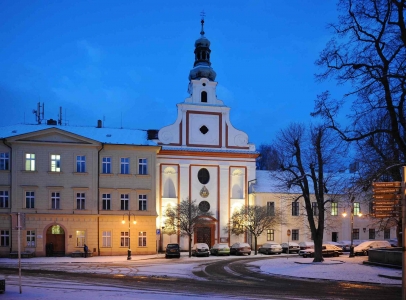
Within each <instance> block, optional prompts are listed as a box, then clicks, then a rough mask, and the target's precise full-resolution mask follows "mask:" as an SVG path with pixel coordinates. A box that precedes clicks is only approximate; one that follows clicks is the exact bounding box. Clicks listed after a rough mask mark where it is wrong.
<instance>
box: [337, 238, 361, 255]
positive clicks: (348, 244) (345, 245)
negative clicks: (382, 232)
mask: <svg viewBox="0 0 406 300" xmlns="http://www.w3.org/2000/svg"><path fill="white" fill-rule="evenodd" d="M363 242H365V241H364V240H353V241H352V245H353V246H354V247H355V246H358V245H359V244H361V243H363ZM338 243H339V244H340V245H342V246H341V247H342V248H343V251H344V252H349V251H350V247H351V241H347V240H345V241H338Z"/></svg>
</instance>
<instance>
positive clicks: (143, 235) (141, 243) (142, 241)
mask: <svg viewBox="0 0 406 300" xmlns="http://www.w3.org/2000/svg"><path fill="white" fill-rule="evenodd" d="M146 246H147V232H146V231H140V232H139V233H138V247H146Z"/></svg>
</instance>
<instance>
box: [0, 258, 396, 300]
mask: <svg viewBox="0 0 406 300" xmlns="http://www.w3.org/2000/svg"><path fill="white" fill-rule="evenodd" d="M254 257H255V256H253V255H251V256H244V258H246V259H248V258H250V259H251V258H254ZM256 257H258V258H263V257H264V255H257V256H256ZM266 257H267V258H269V259H265V260H258V261H256V262H255V261H254V262H249V263H248V264H249V265H250V266H252V270H256V271H258V272H264V273H268V274H275V275H281V276H292V277H303V278H316V279H326V280H343V281H354V282H366V283H380V284H390V285H401V284H402V280H401V278H402V270H399V269H391V268H385V267H377V266H369V265H364V264H362V262H363V261H364V260H367V257H363V256H360V257H354V258H349V257H348V256H347V255H342V256H341V257H337V258H331V259H329V258H326V259H325V261H324V262H323V263H313V262H312V260H313V259H312V258H302V257H298V256H292V255H290V256H288V255H280V256H266ZM208 259H209V260H224V259H233V256H230V257H216V256H211V257H209V258H196V257H192V258H189V257H188V256H187V254H186V253H182V257H181V258H180V260H181V261H182V262H183V263H182V264H179V263H178V262H179V260H178V259H170V260H165V259H164V257H163V255H162V254H157V255H144V256H133V257H132V260H131V261H127V257H126V256H96V257H89V258H70V257H35V258H29V259H22V268H23V269H24V267H26V268H29V266H30V265H31V266H32V265H33V264H38V265H44V264H45V265H48V264H51V265H52V266H53V268H55V269H58V268H61V269H62V268H64V269H66V268H69V269H71V270H73V271H74V270H75V269H77V268H78V267H80V269H81V271H82V272H83V270H84V269H86V266H87V265H88V266H89V268H88V270H89V272H94V271H95V270H94V269H92V268H91V267H90V266H91V264H89V263H105V264H106V266H105V269H104V270H105V271H106V272H107V271H109V272H112V269H113V268H111V266H109V263H113V262H114V263H120V262H122V263H125V265H126V267H125V268H126V269H127V271H128V272H136V274H137V275H156V276H163V275H165V274H171V276H176V277H189V278H190V277H194V275H193V273H192V272H193V270H196V268H200V264H202V263H203V261H205V262H207V260H208ZM188 262H189V263H188ZM1 265H18V260H17V259H8V258H0V266H1ZM132 265H134V268H133V269H131V266H132ZM134 270H136V271H134ZM116 271H117V272H123V270H116ZM97 272H104V271H103V268H102V269H99V270H98V271H97ZM113 272H115V271H113ZM0 275H1V269H0ZM196 278H197V277H196ZM58 286H61V285H59V284H57V283H55V282H44V280H41V279H40V278H38V281H37V282H34V283H33V282H32V280H31V281H30V282H29V283H28V282H26V281H25V279H24V277H23V282H22V294H20V293H19V285H18V277H16V276H7V278H6V293H5V294H3V295H0V300H2V299H41V300H42V299H43V300H51V299H67V300H76V299H78V298H79V297H80V298H82V299H100V300H104V299H114V298H116V297H119V299H122V300H126V299H146V300H150V299H157V298H161V297H165V299H166V300H174V299H180V300H183V299H191V298H195V299H199V298H203V297H205V298H207V297H208V296H209V297H210V298H211V299H214V300H223V299H235V297H231V296H230V297H224V296H216V295H198V294H193V293H191V294H189V295H179V294H175V293H165V292H161V291H156V292H155V291H144V290H132V289H126V288H121V287H108V288H106V287H101V286H93V285H92V286H90V285H84V284H83V283H75V282H70V283H68V286H69V288H68V289H66V288H65V289H58ZM64 286H66V281H64Z"/></svg>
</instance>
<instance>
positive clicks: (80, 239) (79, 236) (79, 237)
mask: <svg viewBox="0 0 406 300" xmlns="http://www.w3.org/2000/svg"><path fill="white" fill-rule="evenodd" d="M84 245H85V231H84V230H76V247H83V246H84Z"/></svg>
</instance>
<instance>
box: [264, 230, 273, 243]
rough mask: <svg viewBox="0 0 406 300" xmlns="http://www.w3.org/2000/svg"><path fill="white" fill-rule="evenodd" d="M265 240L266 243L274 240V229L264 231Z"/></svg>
mask: <svg viewBox="0 0 406 300" xmlns="http://www.w3.org/2000/svg"><path fill="white" fill-rule="evenodd" d="M266 240H267V241H274V240H275V230H274V229H267V230H266Z"/></svg>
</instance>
